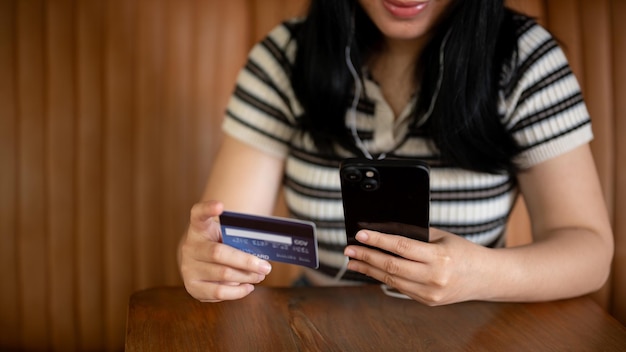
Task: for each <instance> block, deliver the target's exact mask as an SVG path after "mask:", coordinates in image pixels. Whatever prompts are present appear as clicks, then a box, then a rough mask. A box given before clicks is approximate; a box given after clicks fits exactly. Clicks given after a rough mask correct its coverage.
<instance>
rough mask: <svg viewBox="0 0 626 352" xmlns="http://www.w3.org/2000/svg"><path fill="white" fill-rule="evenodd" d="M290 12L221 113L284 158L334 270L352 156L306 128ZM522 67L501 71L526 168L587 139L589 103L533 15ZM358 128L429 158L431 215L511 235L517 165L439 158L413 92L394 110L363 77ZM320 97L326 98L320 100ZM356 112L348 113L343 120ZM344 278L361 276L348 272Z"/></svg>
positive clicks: (453, 227)
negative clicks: (322, 144)
mask: <svg viewBox="0 0 626 352" xmlns="http://www.w3.org/2000/svg"><path fill="white" fill-rule="evenodd" d="M293 24H294V22H293V21H292V22H286V23H283V24H281V25H279V26H278V27H276V28H275V29H274V30H272V31H271V32H270V33H269V34H268V36H267V37H266V38H265V39H264V40H263V41H261V42H259V43H258V44H257V45H256V46H255V47H254V48H253V49H252V50H251V52H250V54H249V57H248V62H247V64H246V65H245V67H244V68H243V69H242V70H241V72H240V74H239V76H238V79H237V83H236V88H235V92H234V94H233V95H232V97H231V100H230V102H229V104H228V106H227V110H226V117H225V119H224V122H223V126H222V127H223V129H224V131H225V132H226V133H227V134H229V135H230V136H232V137H234V138H236V139H239V140H241V141H243V142H245V143H249V144H250V145H252V146H254V147H255V148H258V149H260V150H262V151H264V152H266V153H269V154H271V155H274V156H278V157H280V158H283V159H284V160H285V175H284V191H285V199H286V202H287V206H288V209H289V212H290V215H291V216H292V217H295V218H299V219H304V220H309V221H312V222H314V223H315V224H316V226H317V234H318V244H319V252H320V269H319V271H320V272H322V273H325V274H327V275H331V276H332V275H334V274H335V273H336V272H337V271H338V269H339V268H340V267H341V266H342V264H343V263H344V260H345V257H344V256H343V248H344V247H345V245H346V234H345V229H344V223H343V206H342V201H341V190H340V179H339V169H338V165H339V162H340V161H341V159H343V158H345V157H351V156H354V155H351V154H350V153H349V152H347V151H345V150H339V151H338V152H337V154H338V155H337V157H336V158H334V159H330V158H327V157H325V158H322V157H320V156H319V153H318V151H317V149H316V148H315V146H314V144H313V141H312V139H311V137H310V135H309V134H308V133H307V132H306V131H302V130H301V129H300V128H299V124H298V121H297V117H298V116H300V115H301V114H302V107H301V106H300V104H299V103H298V100H297V99H296V98H295V94H294V92H293V89H292V87H291V83H290V71H291V66H292V64H293V61H294V58H295V52H296V46H297V43H296V41H295V39H294V38H293V33H292V32H291V30H292V29H293V28H294V26H293ZM518 50H519V52H518V60H517V67H515V68H513V69H511V70H510V72H503V75H505V76H507V77H508V79H507V81H508V83H507V84H506V85H505V86H504V87H502V88H501V90H500V92H499V93H500V94H499V96H500V98H499V101H498V108H499V113H500V114H501V121H502V123H503V124H504V125H505V127H506V130H507V131H508V132H509V133H511V134H512V136H513V138H514V139H515V140H516V142H517V143H518V144H519V145H520V146H521V147H522V153H521V154H520V155H519V156H518V157H517V159H516V161H517V163H518V165H520V166H521V167H522V168H529V167H531V166H533V165H536V164H538V163H541V162H542V161H545V160H547V159H550V158H553V157H556V156H558V155H561V154H563V153H565V152H567V151H569V150H572V149H574V148H575V147H577V146H580V145H582V144H585V143H588V142H589V141H590V140H591V139H592V137H593V135H592V130H591V124H590V118H589V113H588V112H587V109H586V106H585V104H584V102H583V98H582V94H581V91H580V87H579V85H578V82H577V81H576V78H575V77H574V75H573V74H572V72H571V69H570V67H569V65H568V62H567V59H566V57H565V55H564V54H563V51H562V50H561V48H560V47H559V46H558V45H557V43H556V41H555V40H554V38H553V37H552V36H551V35H550V34H549V33H548V32H547V31H546V30H545V29H544V28H542V27H541V26H539V25H538V24H537V23H536V22H534V21H533V20H531V19H526V20H525V21H524V23H523V25H521V26H520V27H519V39H518ZM364 85H365V91H366V92H367V97H362V98H361V101H360V102H359V104H358V105H359V108H358V110H357V114H356V128H357V130H358V133H359V136H360V137H361V139H362V140H363V142H364V144H365V146H366V148H367V150H368V151H369V152H370V153H371V154H379V153H383V152H386V153H387V155H389V156H393V157H398V158H417V159H421V160H425V161H427V162H429V164H431V206H430V223H431V226H432V227H436V228H439V229H442V230H445V231H448V232H451V233H454V234H457V235H459V236H463V237H465V238H467V239H468V240H470V241H472V242H475V243H477V244H480V245H484V246H489V247H500V246H503V245H504V237H505V236H504V234H505V229H506V223H507V220H508V217H509V214H510V212H511V210H512V207H513V205H514V203H515V199H516V197H517V195H518V189H517V184H516V179H515V175H511V174H499V175H496V174H488V173H481V172H475V171H468V170H465V169H460V168H455V167H450V166H446V165H443V164H441V163H437V155H438V153H437V150H436V149H435V147H433V145H432V143H430V139H429V138H428V136H427V135H426V134H425V132H424V131H422V130H420V129H419V128H418V129H417V130H409V125H410V118H411V111H412V109H413V107H414V106H415V104H416V102H415V101H412V102H411V103H410V104H409V105H408V106H407V107H406V109H405V110H404V111H403V112H402V113H401V114H400V116H398V117H397V118H396V117H395V116H394V114H393V112H392V110H391V108H390V106H389V105H388V104H387V102H386V101H385V99H384V98H383V95H382V93H381V90H380V87H379V86H378V85H377V84H376V83H375V82H374V81H372V80H371V79H369V78H367V77H365V81H364ZM322 103H323V102H322ZM351 121H354V120H353V119H350V118H347V117H346V128H351ZM344 277H345V278H347V279H360V277H359V275H357V274H356V273H347V274H346V276H344Z"/></svg>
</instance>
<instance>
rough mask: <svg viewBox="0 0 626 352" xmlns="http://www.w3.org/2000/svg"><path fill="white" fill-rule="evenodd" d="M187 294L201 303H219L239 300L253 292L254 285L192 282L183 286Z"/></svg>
mask: <svg viewBox="0 0 626 352" xmlns="http://www.w3.org/2000/svg"><path fill="white" fill-rule="evenodd" d="M185 288H186V289H187V292H189V294H190V295H191V296H192V297H194V298H195V299H197V300H199V301H201V302H220V301H228V300H235V299H240V298H243V297H245V296H247V295H248V294H250V292H252V291H254V285H251V284H236V285H233V284H232V283H219V282H207V281H192V282H190V283H189V284H186V285H185Z"/></svg>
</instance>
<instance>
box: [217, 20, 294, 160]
mask: <svg viewBox="0 0 626 352" xmlns="http://www.w3.org/2000/svg"><path fill="white" fill-rule="evenodd" d="M291 30H292V26H290V25H289V24H288V23H283V24H281V25H279V26H278V27H276V28H275V29H273V30H272V31H271V32H270V33H269V34H268V36H267V37H266V38H265V39H263V40H262V41H261V42H259V43H258V44H256V45H255V46H254V48H253V49H252V50H251V51H250V53H249V55H248V60H247V62H246V65H245V66H244V67H243V68H242V70H241V71H240V72H239V75H238V77H237V81H236V85H235V89H234V92H233V94H232V96H231V98H230V100H229V102H228V105H227V107H226V116H225V118H224V122H223V123H222V129H223V131H224V132H225V133H226V134H228V135H230V136H231V137H234V138H236V139H238V140H240V141H242V142H244V143H247V144H249V145H251V146H253V147H255V148H257V149H259V150H261V151H263V152H266V153H268V154H271V155H274V156H277V157H280V158H284V157H285V156H286V154H287V153H288V150H289V145H290V143H291V140H292V138H293V137H294V135H295V133H296V132H297V127H296V126H297V124H296V116H299V114H300V113H301V107H300V105H299V104H298V102H297V100H296V99H295V96H294V93H293V89H292V87H291V81H290V71H291V67H292V63H293V58H294V56H295V42H294V40H292V35H291V33H292V32H291Z"/></svg>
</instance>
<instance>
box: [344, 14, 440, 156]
mask: <svg viewBox="0 0 626 352" xmlns="http://www.w3.org/2000/svg"><path fill="white" fill-rule="evenodd" d="M353 36H354V16H353V17H352V22H351V25H350V36H349V38H348V44H347V45H346V49H345V59H346V65H347V66H348V70H349V71H350V75H352V79H353V80H354V97H353V98H352V104H351V106H350V111H349V119H350V131H351V132H352V138H353V139H354V142H355V143H356V146H357V148H359V150H360V151H361V152H362V153H363V155H364V156H365V157H366V158H368V159H374V157H373V156H372V154H370V152H369V151H368V150H367V148H366V146H365V143H363V140H361V137H359V133H358V131H357V118H356V114H357V106H358V104H359V99H360V98H361V92H362V90H363V83H362V81H361V78H360V77H359V75H358V73H357V71H356V68H355V67H354V64H353V63H352V56H351V51H352V50H351V49H352V48H351V47H352V37H353ZM449 37H450V31H448V32H447V33H446V36H445V37H444V38H443V41H442V43H441V48H440V50H439V77H438V78H437V85H436V86H435V92H434V93H433V96H432V97H431V100H430V104H429V106H428V110H427V111H426V113H424V115H422V117H420V119H419V120H418V121H417V123H416V124H415V126H416V127H419V126H421V125H423V124H424V123H425V122H426V121H427V120H428V119H429V118H430V115H432V113H433V110H434V109H435V104H436V103H437V99H438V97H439V91H440V90H441V84H442V82H443V73H444V64H445V48H446V44H447V43H448V38H449ZM396 147H397V145H395V146H394V147H393V148H391V150H393V149H395V148H396ZM386 155H387V153H381V154H380V155H379V156H378V159H379V160H380V159H384V158H385V156H386Z"/></svg>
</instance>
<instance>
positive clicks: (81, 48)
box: [75, 0, 105, 351]
mask: <svg viewBox="0 0 626 352" xmlns="http://www.w3.org/2000/svg"><path fill="white" fill-rule="evenodd" d="M75 6H76V16H77V20H76V31H77V32H76V34H75V35H76V43H77V44H76V59H75V60H76V61H75V62H76V102H75V104H76V116H77V120H76V129H77V133H78V136H77V145H76V149H77V150H76V159H77V161H76V163H77V166H76V209H75V210H76V233H77V235H76V236H77V238H76V268H75V270H76V280H77V282H76V287H77V293H76V295H77V301H76V303H75V304H76V306H77V321H76V324H77V326H78V332H77V336H76V337H75V339H76V341H77V344H78V349H79V350H82V351H95V350H102V349H104V341H105V337H104V331H105V328H104V326H105V324H104V309H105V307H104V302H105V296H104V295H105V292H104V282H105V280H104V255H103V253H104V192H105V188H104V182H105V181H104V175H103V172H104V168H103V162H104V158H103V155H104V149H103V142H104V71H103V68H104V10H105V7H104V3H103V2H101V1H99V0H86V1H78V2H76V4H75Z"/></svg>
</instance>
